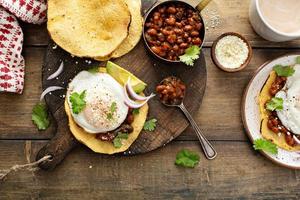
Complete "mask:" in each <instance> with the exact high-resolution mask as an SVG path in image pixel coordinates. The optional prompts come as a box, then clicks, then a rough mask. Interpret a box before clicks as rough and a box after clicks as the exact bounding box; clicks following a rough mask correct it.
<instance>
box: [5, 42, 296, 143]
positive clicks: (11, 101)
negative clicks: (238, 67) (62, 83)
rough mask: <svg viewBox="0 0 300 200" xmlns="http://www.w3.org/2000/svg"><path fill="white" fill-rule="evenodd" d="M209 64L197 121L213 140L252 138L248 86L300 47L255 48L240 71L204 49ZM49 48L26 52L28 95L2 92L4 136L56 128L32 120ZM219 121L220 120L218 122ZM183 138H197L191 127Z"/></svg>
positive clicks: (29, 134) (43, 136)
mask: <svg viewBox="0 0 300 200" xmlns="http://www.w3.org/2000/svg"><path fill="white" fill-rule="evenodd" d="M203 52H204V55H205V59H206V63H207V73H208V77H207V89H206V93H205V96H204V99H203V103H202V105H201V107H200V109H199V110H198V112H197V113H196V115H195V119H196V121H197V122H198V123H199V125H200V126H201V127H202V129H203V130H204V132H205V134H206V135H207V137H208V139H210V140H243V141H248V138H247V137H246V135H245V133H244V128H243V125H242V122H241V114H240V103H241V98H242V94H243V91H244V88H245V87H246V85H247V84H248V82H249V80H250V78H251V76H252V74H253V72H254V71H255V69H257V68H258V67H259V66H260V65H261V64H263V63H264V62H266V61H267V60H269V59H273V58H276V57H277V56H280V55H283V54H286V53H289V52H294V53H300V50H294V49H293V50H288V49H284V50H283V49H282V50H280V49H254V52H253V58H252V60H251V63H250V65H249V66H248V67H247V68H246V69H245V70H243V71H241V72H238V73H233V74H232V73H226V72H223V71H221V70H219V69H218V68H217V67H216V66H215V65H214V64H213V63H212V61H211V58H210V49H209V48H204V49H203ZM44 53H45V48H36V47H34V48H33V47H30V48H29V47H28V48H26V49H25V51H24V55H25V59H26V63H27V67H26V81H25V84H26V87H25V91H24V94H23V95H21V96H19V95H12V94H1V95H0V102H1V107H0V112H1V115H0V118H1V120H0V139H49V138H51V137H52V136H53V134H51V132H52V130H53V129H51V128H50V129H49V130H47V132H46V133H45V132H38V131H37V130H36V128H35V126H34V125H33V124H32V123H31V109H32V107H33V105H34V104H35V103H36V102H38V101H39V96H40V94H41V91H42V88H41V70H42V61H43V56H44ZM216 120H217V121H216ZM178 139H179V140H196V136H195V135H194V133H193V131H192V129H191V128H188V129H187V130H186V131H185V132H184V133H183V134H182V135H181V136H180V137H179V138H178Z"/></svg>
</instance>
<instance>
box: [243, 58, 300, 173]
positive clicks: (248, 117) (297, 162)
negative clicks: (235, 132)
mask: <svg viewBox="0 0 300 200" xmlns="http://www.w3.org/2000/svg"><path fill="white" fill-rule="evenodd" d="M297 56H300V55H286V56H282V57H279V58H276V59H274V60H272V61H269V62H267V63H265V64H263V65H262V66H261V67H259V68H258V70H257V71H256V72H255V75H254V76H253V78H252V79H251V81H250V82H249V84H248V86H247V88H246V90H245V93H244V96H243V102H242V119H243V123H244V127H245V129H246V131H247V134H248V137H249V139H250V140H251V142H252V143H253V141H254V140H256V139H259V138H262V135H261V133H260V112H259V105H258V96H259V93H260V91H261V89H262V88H263V86H264V84H265V82H266V81H267V79H268V77H269V75H270V72H271V71H272V69H273V67H274V66H275V65H277V64H281V65H291V64H295V60H296V57H297ZM261 153H262V154H263V155H264V156H266V157H267V158H269V159H271V160H272V161H273V162H275V163H277V164H279V165H281V166H284V167H288V168H293V169H300V152H290V151H286V150H284V149H281V148H278V154H277V155H272V154H270V153H267V152H264V151H261Z"/></svg>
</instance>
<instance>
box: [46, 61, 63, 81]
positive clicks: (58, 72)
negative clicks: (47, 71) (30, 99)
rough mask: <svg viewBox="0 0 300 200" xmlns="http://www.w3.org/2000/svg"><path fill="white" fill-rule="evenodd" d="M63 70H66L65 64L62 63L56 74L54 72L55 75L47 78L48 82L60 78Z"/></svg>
mask: <svg viewBox="0 0 300 200" xmlns="http://www.w3.org/2000/svg"><path fill="white" fill-rule="evenodd" d="M63 70H64V62H63V61H62V62H61V63H60V65H59V67H58V69H57V70H56V72H54V73H53V74H51V75H50V76H49V77H48V78H47V80H48V81H49V80H52V79H54V78H56V77H58V76H59V75H60V74H61V73H62V71H63Z"/></svg>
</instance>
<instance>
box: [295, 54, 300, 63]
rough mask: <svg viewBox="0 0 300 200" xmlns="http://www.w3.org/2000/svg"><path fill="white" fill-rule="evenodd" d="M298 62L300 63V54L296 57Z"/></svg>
mask: <svg viewBox="0 0 300 200" xmlns="http://www.w3.org/2000/svg"><path fill="white" fill-rule="evenodd" d="M296 64H300V56H297V57H296Z"/></svg>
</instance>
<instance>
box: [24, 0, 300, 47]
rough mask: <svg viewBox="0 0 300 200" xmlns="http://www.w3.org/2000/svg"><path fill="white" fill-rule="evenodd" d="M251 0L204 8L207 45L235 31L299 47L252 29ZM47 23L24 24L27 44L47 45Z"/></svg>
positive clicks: (258, 43)
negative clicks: (222, 35)
mask: <svg viewBox="0 0 300 200" xmlns="http://www.w3.org/2000/svg"><path fill="white" fill-rule="evenodd" d="M249 2H250V0H212V1H211V3H210V4H209V5H208V6H207V7H206V8H205V9H204V10H203V17H204V21H205V23H206V24H207V26H208V29H207V34H206V41H205V45H204V46H206V47H211V46H212V42H213V41H214V40H215V39H216V38H217V37H218V36H219V35H221V34H222V33H225V32H229V31H233V32H238V33H241V34H242V35H244V36H245V37H246V38H247V39H248V40H249V41H250V43H251V45H253V46H254V47H269V48H272V47H276V48H298V47H300V40H295V41H291V42H282V43H274V42H268V41H265V40H264V39H262V38H261V37H260V36H258V35H257V34H256V33H255V32H254V31H253V29H252V27H251V25H250V22H249V20H248V10H249ZM216 15H218V16H219V18H220V24H219V25H218V26H215V28H213V24H215V23H216V20H215V19H216ZM45 27H46V26H45V25H43V26H42V27H39V26H34V25H24V28H25V29H24V33H25V34H26V36H27V38H26V39H25V45H29V46H32V45H34V46H41V45H42V46H47V45H48V42H49V36H48V33H47V30H46V29H45Z"/></svg>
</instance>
